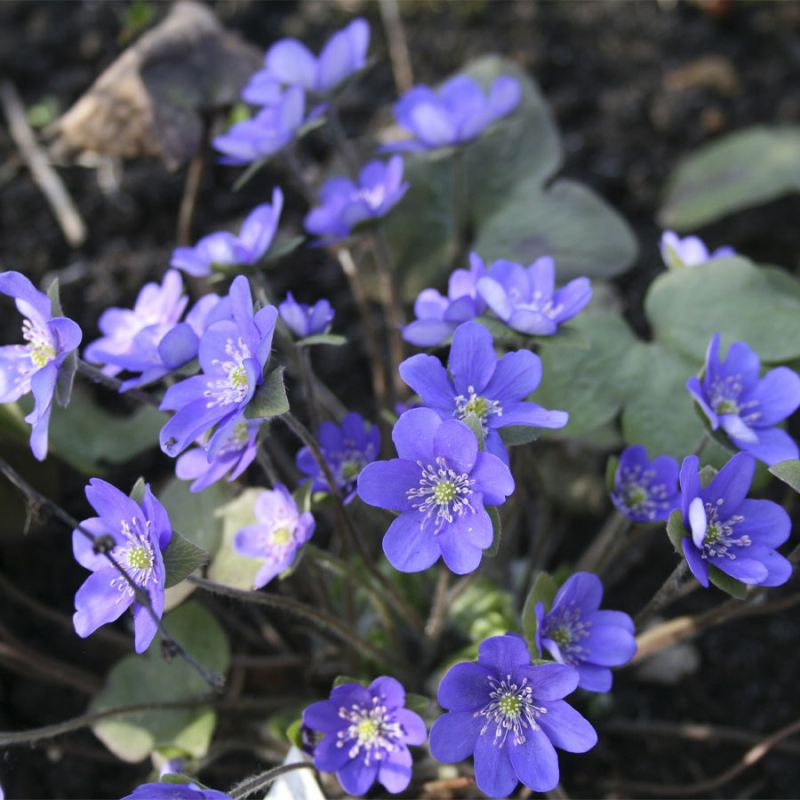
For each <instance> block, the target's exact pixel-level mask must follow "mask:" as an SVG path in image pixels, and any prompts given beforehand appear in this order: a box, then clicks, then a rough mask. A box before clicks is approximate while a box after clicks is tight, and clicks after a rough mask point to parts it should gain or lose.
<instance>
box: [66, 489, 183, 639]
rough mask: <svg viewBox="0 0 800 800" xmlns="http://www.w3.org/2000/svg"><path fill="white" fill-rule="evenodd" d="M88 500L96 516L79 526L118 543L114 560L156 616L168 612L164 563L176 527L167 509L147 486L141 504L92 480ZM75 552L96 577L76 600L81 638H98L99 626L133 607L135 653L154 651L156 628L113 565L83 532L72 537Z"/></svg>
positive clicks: (77, 595) (82, 589) (76, 623)
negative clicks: (165, 597)
mask: <svg viewBox="0 0 800 800" xmlns="http://www.w3.org/2000/svg"><path fill="white" fill-rule="evenodd" d="M86 499H87V500H88V501H89V503H90V504H91V506H92V508H94V510H95V511H96V512H97V514H98V516H96V517H91V518H89V519H85V520H83V522H81V527H82V528H85V529H86V530H87V531H88V532H89V533H91V534H93V535H94V536H95V537H98V536H103V535H108V536H111V538H112V539H113V540H114V547H113V549H112V550H111V551H110V555H111V556H112V557H113V558H114V559H115V560H116V561H117V563H118V564H119V565H120V566H121V567H122V568H123V569H124V570H125V572H126V573H127V574H128V576H129V577H130V578H131V579H132V580H133V582H134V583H135V584H136V585H137V586H139V587H141V588H142V589H144V590H145V591H146V592H147V594H148V595H149V597H150V604H151V606H152V608H153V611H154V613H155V615H156V616H157V617H158V618H159V619H160V618H161V614H162V613H163V611H164V578H165V573H164V560H163V558H162V553H163V551H164V550H166V549H167V546H168V545H169V542H170V539H171V538H172V526H171V524H170V521H169V517H168V516H167V512H166V509H165V508H164V506H162V505H161V503H159V502H158V500H156V498H155V497H154V496H153V493H152V492H151V491H150V486H149V485H148V484H146V485H145V491H144V499H143V500H142V502H141V504H139V503H136V502H135V501H133V500H132V499H131V498H130V497H128V495H126V494H123V493H122V492H121V491H120V490H119V489H116V488H114V487H113V486H112V485H111V484H110V483H106V481H104V480H101V479H100V478H92V480H90V481H89V485H88V486H87V487H86ZM72 552H73V553H74V554H75V559H76V560H77V562H78V563H79V564H80V565H81V566H83V567H86V569H89V570H91V571H92V574H91V575H90V576H89V577H88V578H87V579H86V581H85V582H84V584H83V585H82V586H81V588H80V589H78V592H77V594H76V595H75V609H76V611H75V614H74V615H73V617H72V622H73V625H74V627H75V632H76V633H77V634H78V636H80V637H81V638H86V637H87V636H89V635H90V634H92V633H94V632H95V631H96V630H97V629H98V628H99V627H100V626H101V625H106V624H108V623H109V622H114V620H116V619H119V617H120V616H121V615H122V613H123V612H124V611H125V610H126V609H127V608H130V606H131V605H132V606H133V629H134V633H135V648H136V652H137V653H143V652H144V651H145V650H147V648H148V647H149V646H150V642H152V641H153V637H154V636H155V635H156V631H157V630H158V626H157V625H156V623H155V620H154V619H153V618H152V617H151V615H150V613H149V612H148V610H147V609H146V608H145V607H144V606H143V605H141V604H139V603H137V602H135V598H134V591H133V587H132V586H131V585H130V584H129V583H128V582H127V581H126V580H125V578H124V577H123V576H122V575H120V573H119V571H118V570H117V569H116V567H114V566H112V565H111V563H110V562H109V560H108V559H107V558H106V557H105V556H103V555H101V554H99V553H95V552H94V547H93V542H92V541H90V540H89V539H88V538H87V537H86V536H85V535H84V534H83V533H81V531H80V530H78V529H75V530H74V531H73V532H72Z"/></svg>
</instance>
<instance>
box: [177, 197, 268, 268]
mask: <svg viewBox="0 0 800 800" xmlns="http://www.w3.org/2000/svg"><path fill="white" fill-rule="evenodd" d="M282 209H283V192H282V191H281V190H280V189H279V188H277V187H276V188H275V189H273V190H272V204H271V205H270V204H269V203H263V204H262V205H260V206H257V207H256V208H255V209H253V210H252V211H251V212H250V214H248V216H247V219H245V221H244V222H243V223H242V227H241V230H240V231H239V235H238V236H234V235H233V234H232V233H226V232H222V233H212V234H209V235H208V236H204V237H203V238H202V239H200V241H199V242H198V243H197V244H196V245H195V246H194V247H178V248H176V249H175V251H174V252H173V254H172V260H171V261H170V262H169V263H170V266H172V267H177V268H178V269H182V270H183V271H184V272H186V273H188V274H189V275H194V276H195V277H196V278H203V277H206V276H208V275H210V274H211V270H212V268H213V267H215V266H218V267H234V266H244V265H248V264H255V263H256V262H257V261H259V260H260V259H261V258H262V257H263V255H264V253H266V252H267V250H269V248H270V245H271V244H272V240H273V239H274V238H275V231H276V230H277V229H278V221H279V220H280V216H281V210H282Z"/></svg>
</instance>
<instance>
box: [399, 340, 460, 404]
mask: <svg viewBox="0 0 800 800" xmlns="http://www.w3.org/2000/svg"><path fill="white" fill-rule="evenodd" d="M399 372H400V377H401V378H402V379H403V381H405V383H406V384H408V386H410V387H411V388H412V389H413V390H414V391H415V392H416V393H417V394H418V395H419V396H420V398H421V399H422V402H423V403H424V404H425V405H426V406H428V407H430V408H433V409H436V410H437V411H441V412H446V413H448V414H449V415H452V413H453V410H454V409H455V396H456V394H458V392H456V390H455V389H454V387H453V384H452V383H451V382H450V377H449V376H448V374H447V370H446V369H445V368H444V366H443V365H442V362H441V361H439V359H438V358H436V357H434V356H426V355H423V354H419V355H416V356H412V357H411V358H407V359H406V360H405V361H403V363H402V364H400V368H399Z"/></svg>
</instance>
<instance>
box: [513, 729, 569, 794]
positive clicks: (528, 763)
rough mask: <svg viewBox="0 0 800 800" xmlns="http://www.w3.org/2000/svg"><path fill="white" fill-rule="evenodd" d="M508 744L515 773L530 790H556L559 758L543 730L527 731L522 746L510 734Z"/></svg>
mask: <svg viewBox="0 0 800 800" xmlns="http://www.w3.org/2000/svg"><path fill="white" fill-rule="evenodd" d="M543 716H547V715H546V714H545V715H543ZM539 719H541V718H539ZM508 742H509V744H508V754H509V757H510V758H511V764H512V766H513V767H514V771H515V772H516V774H517V777H518V778H519V779H520V780H521V781H522V782H523V783H524V784H525V785H526V786H527V787H528V788H529V789H533V791H534V792H549V791H550V790H551V789H553V788H555V786H556V785H557V784H558V756H557V755H556V751H555V748H554V747H553V745H552V744H551V742H550V739H548V738H547V735H546V734H545V733H544V732H543V731H542V730H526V731H525V741H524V742H522V743H521V744H516V743H515V741H514V739H513V735H511V734H509V737H508Z"/></svg>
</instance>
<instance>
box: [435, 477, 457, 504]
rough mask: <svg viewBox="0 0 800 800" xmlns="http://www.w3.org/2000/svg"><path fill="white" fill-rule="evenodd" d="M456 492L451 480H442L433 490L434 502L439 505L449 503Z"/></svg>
mask: <svg viewBox="0 0 800 800" xmlns="http://www.w3.org/2000/svg"><path fill="white" fill-rule="evenodd" d="M456 494H458V490H457V489H456V487H455V485H454V484H453V482H452V481H442V482H441V483H440V484H438V485H437V486H436V488H435V489H434V490H433V496H434V499H435V500H436V502H437V503H438V504H440V505H444V504H445V503H449V502H450V501H451V500H453V499H454V498H455V496H456Z"/></svg>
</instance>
